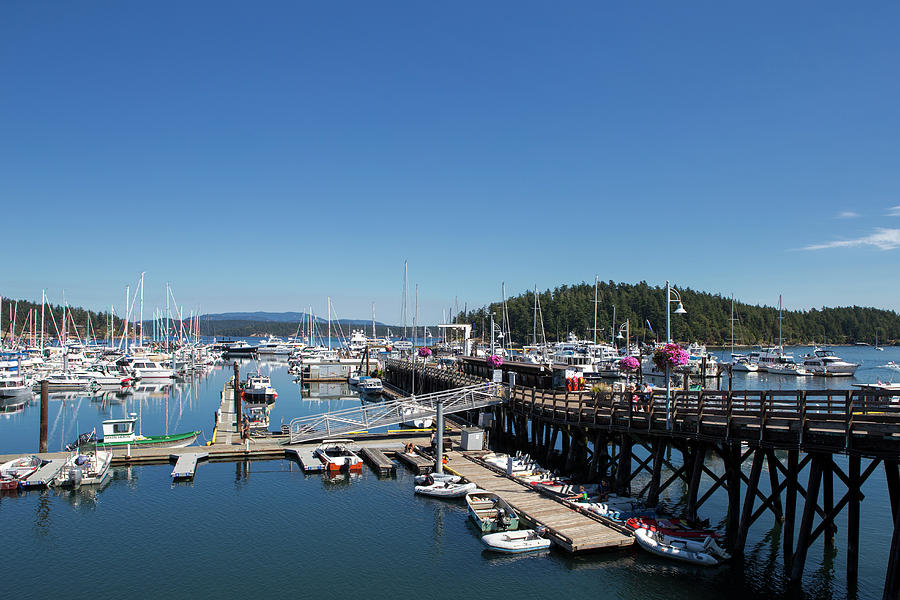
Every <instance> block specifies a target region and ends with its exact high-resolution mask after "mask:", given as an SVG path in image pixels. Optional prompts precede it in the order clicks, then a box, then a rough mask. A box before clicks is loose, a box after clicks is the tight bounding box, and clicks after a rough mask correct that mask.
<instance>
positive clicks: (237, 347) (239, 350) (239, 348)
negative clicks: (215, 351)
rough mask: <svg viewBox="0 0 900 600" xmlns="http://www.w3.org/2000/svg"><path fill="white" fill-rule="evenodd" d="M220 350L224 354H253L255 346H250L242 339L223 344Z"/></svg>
mask: <svg viewBox="0 0 900 600" xmlns="http://www.w3.org/2000/svg"><path fill="white" fill-rule="evenodd" d="M222 350H223V351H224V354H225V356H253V354H254V353H255V352H256V350H257V347H256V346H251V345H250V344H248V343H247V342H245V341H244V340H238V341H236V342H232V343H231V344H226V345H224V346H223V348H222Z"/></svg>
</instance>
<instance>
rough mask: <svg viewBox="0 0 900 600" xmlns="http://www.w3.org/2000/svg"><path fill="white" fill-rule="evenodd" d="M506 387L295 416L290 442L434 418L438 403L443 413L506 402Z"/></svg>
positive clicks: (488, 385) (471, 387) (463, 389)
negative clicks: (441, 406)
mask: <svg viewBox="0 0 900 600" xmlns="http://www.w3.org/2000/svg"><path fill="white" fill-rule="evenodd" d="M507 398H508V388H507V387H506V386H505V385H503V384H500V383H488V382H483V383H478V384H475V385H469V386H466V387H461V388H456V389H451V390H446V391H441V392H434V393H431V394H424V395H420V396H409V397H407V398H399V399H397V400H391V401H387V402H372V403H363V404H362V405H361V406H358V407H352V408H345V409H342V410H336V411H332V412H326V413H321V414H317V415H309V416H306V417H298V418H296V419H294V420H292V421H291V424H290V440H291V441H290V443H291V444H299V443H303V442H309V441H314V440H321V439H325V438H329V437H336V436H345V435H350V434H352V433H357V432H360V431H371V430H373V429H376V428H379V427H388V426H391V425H399V424H400V423H403V422H405V421H417V420H420V419H428V418H434V416H435V414H436V412H437V406H438V404H442V405H443V412H444V414H452V413H458V412H463V411H467V410H477V409H480V408H484V407H486V406H493V405H495V404H500V403H502V402H505V401H506V400H507Z"/></svg>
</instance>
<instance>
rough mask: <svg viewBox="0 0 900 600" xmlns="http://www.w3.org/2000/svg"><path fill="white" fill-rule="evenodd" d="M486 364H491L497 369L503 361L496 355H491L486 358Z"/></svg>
mask: <svg viewBox="0 0 900 600" xmlns="http://www.w3.org/2000/svg"><path fill="white" fill-rule="evenodd" d="M488 362H489V363H491V364H492V365H493V366H494V368H497V367H499V366H500V365H502V364H503V359H502V358H500V357H499V356H497V355H496V354H492V355H491V357H490V358H488Z"/></svg>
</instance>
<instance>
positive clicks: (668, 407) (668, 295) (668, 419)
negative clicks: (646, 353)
mask: <svg viewBox="0 0 900 600" xmlns="http://www.w3.org/2000/svg"><path fill="white" fill-rule="evenodd" d="M673 295H674V296H675V297H674V298H673V297H672V296H673ZM673 302H678V308H676V309H675V314H676V315H685V314H687V311H686V310H684V305H683V304H682V303H681V294H679V293H678V290H676V289H675V288H673V287H672V286H671V285H669V282H668V281H666V343H667V344H671V343H672V317H671V315H670V305H671V304H672V303H673ZM670 368H671V367H670V366H669V362H668V361H666V429H667V430H671V429H672V413H671V398H672V384H671V382H670V381H669V369H670Z"/></svg>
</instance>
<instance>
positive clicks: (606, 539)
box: [447, 452, 634, 553]
mask: <svg viewBox="0 0 900 600" xmlns="http://www.w3.org/2000/svg"><path fill="white" fill-rule="evenodd" d="M447 456H448V458H449V459H450V467H449V468H447V470H448V471H452V472H453V473H455V474H457V475H461V476H463V477H465V478H466V479H467V480H468V481H471V482H472V483H475V484H477V485H478V487H479V488H481V489H483V490H487V491H489V492H492V493H494V494H497V495H498V496H500V497H501V498H503V499H504V500H506V501H507V502H509V504H510V505H512V507H513V508H515V509H516V512H518V513H519V517H520V518H524V519H525V520H526V521H529V522H530V523H533V524H534V525H538V526H541V527H546V528H547V536H548V537H549V538H550V539H552V540H553V542H554V543H556V545H557V546H559V547H561V548H562V549H564V550H566V551H567V552H573V553H574V552H585V551H589V550H602V549H610V548H623V547H627V546H631V545H632V544H633V543H634V536H633V535H631V534H629V533H627V532H625V530H624V528H617V529H614V528H613V527H610V526H608V525H606V524H605V523H603V522H602V520H601V519H600V518H595V517H593V516H591V515H589V514H585V513H582V512H580V511H578V510H576V509H575V508H572V507H570V506H568V505H567V504H564V503H563V502H561V501H560V500H558V499H555V498H549V497H547V496H544V495H542V494H541V493H540V492H539V491H538V490H536V489H535V488H534V487H532V486H530V485H528V484H526V483H523V482H521V481H517V480H516V478H514V477H508V476H506V475H505V474H501V473H500V472H499V470H498V471H495V470H493V469H490V468H489V467H487V466H485V465H484V464H483V463H480V462H478V461H477V459H476V458H474V457H473V456H470V455H467V454H462V453H459V452H448V453H447Z"/></svg>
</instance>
